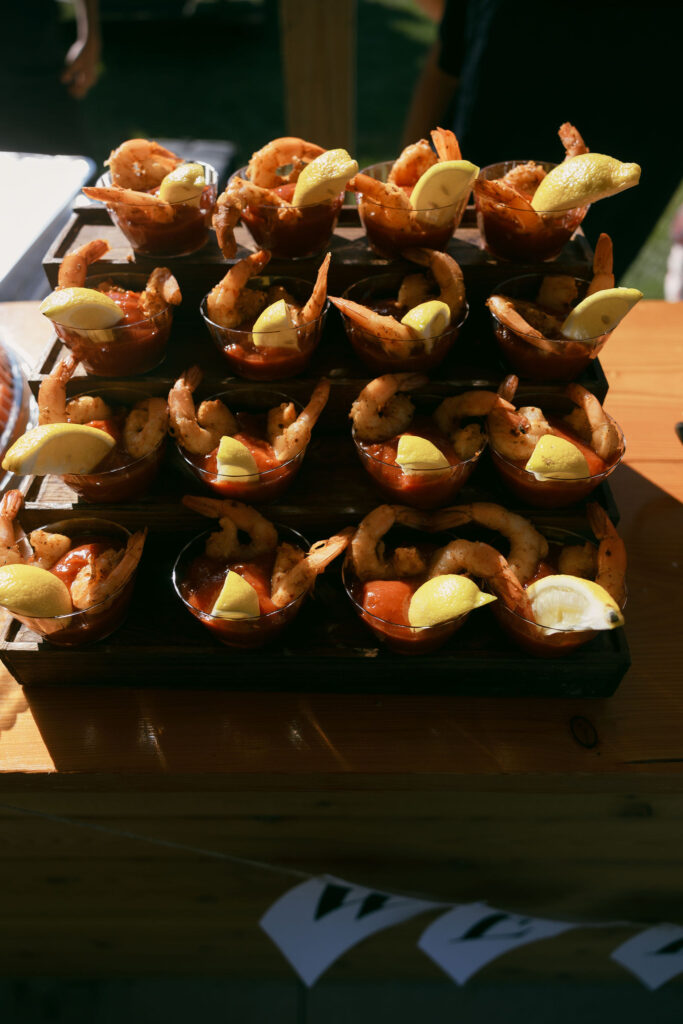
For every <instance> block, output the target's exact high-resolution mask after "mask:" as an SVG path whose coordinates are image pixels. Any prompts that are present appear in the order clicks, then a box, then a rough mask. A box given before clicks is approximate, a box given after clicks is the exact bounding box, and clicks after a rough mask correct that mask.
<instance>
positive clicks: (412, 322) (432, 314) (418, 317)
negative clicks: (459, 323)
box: [401, 299, 451, 350]
mask: <svg viewBox="0 0 683 1024" xmlns="http://www.w3.org/2000/svg"><path fill="white" fill-rule="evenodd" d="M450 322H451V311H450V309H449V308H448V306H447V305H446V303H445V302H442V301H441V299H431V300H430V301H429V302H421V303H420V305H419V306H413V308H412V309H410V310H409V311H408V312H407V313H406V315H405V316H404V317H403V318H402V320H401V323H402V324H407V325H408V327H412V328H413V330H414V331H416V332H417V334H418V336H419V337H420V338H422V339H423V340H424V341H425V342H426V343H427V344H426V345H425V348H427V349H428V350H429V349H430V348H432V346H433V344H434V339H435V338H438V337H439V336H440V335H441V334H443V333H444V331H445V330H447V329H448V325H449V324H450Z"/></svg>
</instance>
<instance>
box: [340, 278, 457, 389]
mask: <svg viewBox="0 0 683 1024" xmlns="http://www.w3.org/2000/svg"><path fill="white" fill-rule="evenodd" d="M407 273H408V271H391V272H390V273H387V274H376V275H375V276H374V277H364V278H362V279H361V280H360V281H356V282H355V283H354V284H352V285H350V286H349V287H348V288H347V289H346V291H345V292H344V294H343V298H345V299H349V300H350V301H351V302H357V303H359V305H361V306H366V305H368V303H373V302H381V301H382V300H386V299H394V300H395V299H396V296H397V295H398V290H399V288H400V286H401V282H402V281H403V279H404V277H405V276H406V274H407ZM468 313H469V306H468V305H467V304H465V308H464V310H463V312H462V314H461V315H460V317H459V318H458V321H457V323H451V324H449V326H448V327H447V329H446V330H445V331H444V332H443V334H439V335H438V336H437V337H436V338H433V339H431V342H430V344H429V345H428V344H427V343H426V342H420V341H416V342H415V343H414V347H415V351H414V352H413V353H411V354H410V355H407V356H403V355H398V354H395V353H392V352H391V341H390V340H389V342H388V349H387V348H385V347H384V345H383V344H382V335H381V334H376V333H374V332H370V331H367V330H365V328H363V327H360V326H359V325H358V324H356V323H354V322H353V321H352V320H351V318H350V317H348V316H347V315H346V314H345V313H341V310H340V314H341V318H342V320H343V321H344V328H345V330H346V336H347V337H348V339H349V341H350V342H351V345H352V346H353V349H354V351H355V353H356V355H357V356H358V357H359V358H360V359H362V361H363V362H364V363H365V365H366V366H367V367H368V369H369V370H372V372H373V373H378V374H381V373H412V372H415V373H428V372H429V371H430V370H433V369H434V368H435V367H436V366H439V365H440V364H441V363H442V362H443V361H444V359H445V358H446V356H447V355H448V353H449V352H450V350H451V349H452V347H453V345H454V344H455V342H456V341H457V339H458V337H459V335H460V331H461V330H462V328H463V325H464V323H465V321H466V320H467V316H468Z"/></svg>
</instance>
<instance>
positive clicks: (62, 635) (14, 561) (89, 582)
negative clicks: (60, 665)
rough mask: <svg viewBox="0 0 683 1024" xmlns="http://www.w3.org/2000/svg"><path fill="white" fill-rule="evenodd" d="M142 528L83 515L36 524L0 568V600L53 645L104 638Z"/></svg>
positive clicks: (123, 602) (118, 613)
mask: <svg viewBox="0 0 683 1024" xmlns="http://www.w3.org/2000/svg"><path fill="white" fill-rule="evenodd" d="M13 495H19V492H17V491H10V492H9V494H8V495H7V496H6V498H5V499H3V509H2V511H0V517H4V513H5V509H6V507H7V499H8V498H10V500H11V496H13ZM18 501H19V504H20V503H21V495H19V499H18ZM146 533H147V531H146V530H142V531H140V532H139V533H136V534H132V535H131V534H130V533H129V532H128V530H126V529H125V528H124V527H123V526H119V525H118V524H117V523H112V522H109V520H107V519H87V518H78V519H64V520H62V521H60V522H56V523H49V524H47V525H45V526H43V527H41V528H39V529H37V530H33V532H32V533H31V534H30V535H29V536H28V537H23V538H22V539H21V540H20V541H19V542H18V543H17V544H16V545H15V546H14V548H13V550H12V551H11V553H10V554H11V557H10V559H9V560H8V561H7V562H6V563H5V564H4V565H3V566H2V567H1V568H0V605H2V606H3V607H5V608H6V609H7V610H8V611H9V612H10V613H11V614H12V615H13V616H14V618H15V619H17V620H18V621H19V622H21V623H22V624H23V625H25V626H27V627H28V628H29V629H31V630H33V631H34V632H35V633H38V634H40V636H42V637H43V638H44V639H45V640H47V641H49V643H51V644H53V645H54V646H56V647H77V646H80V645H82V644H86V643H94V642H95V641H97V640H102V639H104V637H107V636H109V635H110V634H111V633H113V632H114V630H116V629H117V628H118V627H119V626H120V624H121V622H122V621H123V619H124V617H125V615H126V611H127V610H128V605H129V604H130V599H131V597H132V593H133V587H134V582H135V573H136V570H137V566H138V563H139V561H140V557H141V555H142V549H143V546H144V543H145V536H146Z"/></svg>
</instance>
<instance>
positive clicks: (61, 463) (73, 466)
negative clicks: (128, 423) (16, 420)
mask: <svg viewBox="0 0 683 1024" xmlns="http://www.w3.org/2000/svg"><path fill="white" fill-rule="evenodd" d="M114 443H115V442H114V438H113V437H111V435H110V434H107V433H106V431H104V430H98V429H97V428H96V427H88V426H86V425H85V424H82V423H46V424H44V425H43V426H40V427H34V428H33V430H29V431H27V432H26V433H25V434H22V436H21V437H20V438H18V439H17V440H16V441H15V442H14V444H13V445H12V447H11V448H10V450H9V451H8V452H7V454H6V455H5V457H4V459H3V460H2V468H3V469H5V470H7V471H8V472H10V473H16V474H17V475H18V476H29V475H33V476H45V475H46V474H47V473H55V474H57V475H58V476H62V475H63V474H65V473H91V472H92V471H93V469H95V467H96V466H97V465H99V463H100V462H101V461H102V459H103V458H104V457H105V455H106V454H107V453H108V452H109V451H111V449H112V448H113V447H114Z"/></svg>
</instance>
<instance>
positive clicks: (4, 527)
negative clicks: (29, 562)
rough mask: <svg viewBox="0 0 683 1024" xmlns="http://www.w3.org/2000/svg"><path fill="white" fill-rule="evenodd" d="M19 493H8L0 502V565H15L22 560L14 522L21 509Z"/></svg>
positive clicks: (21, 496) (21, 497)
mask: <svg viewBox="0 0 683 1024" xmlns="http://www.w3.org/2000/svg"><path fill="white" fill-rule="evenodd" d="M23 500H24V496H23V494H22V493H21V491H17V490H13V491H8V492H7V494H5V495H3V498H2V501H0V565H16V563H17V562H23V561H24V559H23V557H22V555H21V553H20V551H19V548H18V538H17V536H16V531H15V526H14V520H15V519H16V517H17V515H18V513H19V510H20V509H21V506H22V502H23Z"/></svg>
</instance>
